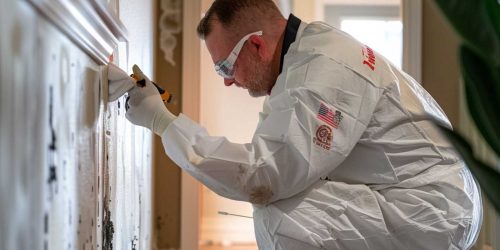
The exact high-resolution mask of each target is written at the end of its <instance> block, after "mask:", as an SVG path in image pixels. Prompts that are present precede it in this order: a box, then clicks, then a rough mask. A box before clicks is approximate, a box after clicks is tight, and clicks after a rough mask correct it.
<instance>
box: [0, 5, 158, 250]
mask: <svg viewBox="0 0 500 250" xmlns="http://www.w3.org/2000/svg"><path fill="white" fill-rule="evenodd" d="M99 2H101V1H89V2H86V1H83V2H64V3H63V2H56V1H44V0H40V1H38V0H37V1H16V0H2V1H0V33H1V34H6V35H2V36H1V37H0V73H1V74H0V249H29V250H32V249H44V250H45V249H51V250H52V249H149V248H150V244H149V241H150V231H151V229H150V226H149V225H150V224H151V223H150V222H149V221H150V220H151V219H150V217H151V199H150V198H149V196H150V193H151V191H150V189H151V187H150V185H151V153H150V152H151V143H152V138H151V133H150V132H148V131H146V130H144V129H141V128H137V127H135V126H133V125H132V124H130V123H129V122H128V121H127V120H126V119H125V107H124V106H125V105H123V103H124V98H125V97H122V98H120V99H119V100H117V101H115V102H113V103H109V104H108V103H105V102H104V100H105V98H104V97H105V95H107V93H106V92H105V89H106V88H104V87H105V85H104V84H107V83H106V81H105V79H101V72H100V71H101V69H102V65H103V60H102V58H103V56H102V55H100V54H99V52H98V51H97V52H96V50H92V48H100V47H99V46H101V45H102V44H101V45H100V44H92V43H90V44H86V42H89V41H93V40H92V39H90V38H92V36H93V34H89V33H85V30H76V31H78V32H80V33H78V32H72V31H75V30H73V29H72V27H71V26H72V25H78V23H77V22H74V21H75V20H76V19H71V20H67V22H65V19H64V18H65V17H68V18H72V17H71V16H70V15H68V14H67V13H66V14H64V11H60V8H66V7H68V5H72V4H80V5H86V4H90V3H93V4H96V3H99ZM113 3H115V4H114V5H113V6H118V4H117V3H118V1H113ZM38 4H40V5H38ZM127 4H129V3H128V2H127V1H124V6H125V7H127ZM51 6H52V7H51ZM46 7H47V8H49V9H50V10H52V11H53V12H51V11H47V12H44V11H43V10H44V9H43V8H46ZM77 7H78V6H77ZM79 7H81V6H79ZM87 7H88V6H87ZM91 7H92V8H97V7H98V6H97V5H96V6H94V5H92V6H91ZM69 9H71V8H68V10H69ZM82 10H84V8H76V11H82ZM58 11H60V13H59V12H58ZM115 11H116V12H118V11H117V10H115ZM136 11H139V12H141V11H143V12H151V9H150V8H143V7H139V8H137V9H136ZM61 13H62V14H61ZM92 13H94V14H95V13H97V12H92ZM65 15H67V16H65ZM89 16H91V15H89ZM89 16H85V15H83V18H84V19H85V18H87V19H88V18H89ZM92 17H93V18H96V17H95V16H92ZM128 18H130V17H129V16H124V17H123V19H128ZM57 20H58V21H57ZM80 21H87V22H88V20H80ZM93 21H95V20H93ZM92 25H96V23H95V22H94V23H92ZM96 30H98V31H100V29H96ZM114 32H115V31H113V32H108V33H104V36H103V37H104V39H108V40H109V41H111V42H110V43H109V44H113V42H115V39H116V38H113V39H111V37H112V36H113V35H115V33H114ZM82 34H83V35H86V36H88V37H86V38H82V37H79V35H82ZM105 35H108V36H105ZM131 35H135V33H134V32H131ZM145 36H152V31H151V32H149V33H147V34H145V35H143V36H142V38H141V37H132V38H131V39H129V40H128V41H125V40H124V41H123V42H124V43H140V42H139V39H141V40H143V39H144V37H145ZM87 38H89V39H87ZM108 40H104V42H108ZM92 46H95V47H92ZM144 46H145V47H147V46H149V47H152V46H150V45H148V44H147V43H145V44H144ZM115 53H117V52H115ZM140 53H145V52H144V51H140V52H133V53H131V54H133V56H134V57H138V56H141V55H140ZM120 56H122V57H123V58H130V56H131V55H120ZM145 58H146V59H143V60H145V61H146V62H147V61H148V59H147V57H145ZM145 64H146V63H145ZM120 66H121V67H122V68H127V67H128V65H120ZM143 69H144V71H145V72H147V71H148V70H149V71H150V72H151V60H149V62H148V63H147V64H146V66H145V68H143Z"/></svg>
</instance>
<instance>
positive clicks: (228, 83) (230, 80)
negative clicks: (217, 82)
mask: <svg viewBox="0 0 500 250" xmlns="http://www.w3.org/2000/svg"><path fill="white" fill-rule="evenodd" d="M233 83H234V79H226V78H224V85H226V86H228V87H229V86H231V85H233Z"/></svg>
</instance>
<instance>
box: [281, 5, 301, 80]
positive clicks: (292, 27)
mask: <svg viewBox="0 0 500 250" xmlns="http://www.w3.org/2000/svg"><path fill="white" fill-rule="evenodd" d="M301 22H302V21H301V20H300V19H299V18H298V17H296V16H294V15H293V14H290V16H289V17H288V21H287V23H286V28H285V37H284V38H283V46H282V48H281V59H280V72H279V73H280V74H281V72H282V71H283V59H284V58H285V54H286V53H287V52H288V48H290V44H292V43H293V42H295V39H296V38H297V31H298V30H299V26H300V23H301Z"/></svg>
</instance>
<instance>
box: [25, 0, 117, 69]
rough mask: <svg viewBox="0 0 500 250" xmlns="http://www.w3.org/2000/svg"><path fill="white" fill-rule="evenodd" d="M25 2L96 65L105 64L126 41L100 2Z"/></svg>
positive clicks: (107, 10) (109, 12)
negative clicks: (119, 45)
mask: <svg viewBox="0 0 500 250" xmlns="http://www.w3.org/2000/svg"><path fill="white" fill-rule="evenodd" d="M28 2H29V3H30V4H31V5H32V6H33V7H34V8H35V9H36V10H37V11H38V12H39V13H40V14H41V15H43V16H44V17H45V18H47V19H48V20H49V21H50V22H51V23H52V24H54V26H56V27H57V28H59V29H60V30H61V32H63V33H65V34H66V36H67V37H68V38H69V39H71V40H72V41H73V42H74V43H75V44H76V45H77V46H78V47H79V48H80V49H82V50H83V51H84V52H85V53H86V54H88V55H89V56H90V57H91V58H92V59H94V60H95V61H96V62H97V63H99V64H107V62H108V58H109V56H110V55H111V54H112V53H113V51H114V50H115V49H116V48H117V46H118V42H119V41H127V31H126V29H125V26H124V25H123V24H122V23H121V21H120V20H119V19H118V18H117V16H116V14H115V13H114V12H113V11H112V10H110V9H108V8H107V7H106V6H105V5H104V3H103V2H102V1H100V0H86V1H50V0H28Z"/></svg>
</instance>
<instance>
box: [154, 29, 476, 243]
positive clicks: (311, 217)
mask: <svg viewBox="0 0 500 250" xmlns="http://www.w3.org/2000/svg"><path fill="white" fill-rule="evenodd" d="M260 116H261V117H260V118H261V119H260V123H259V126H258V128H257V130H256V132H255V135H254V137H253V139H252V142H251V143H248V144H236V143H231V142H229V141H228V140H227V139H226V138H224V137H213V136H209V135H208V134H207V132H206V130H205V129H204V128H203V127H201V126H200V125H198V124H197V123H195V122H193V121H191V120H190V119H189V118H188V117H186V116H185V115H182V114H181V115H180V116H179V117H178V118H177V119H175V120H174V122H172V123H171V124H170V125H169V126H168V127H167V129H166V130H165V131H164V133H163V134H162V140H163V144H164V147H165V151H166V153H167V154H168V155H169V156H170V157H171V158H172V159H173V160H174V161H175V162H176V163H177V164H178V165H179V166H180V167H181V168H182V169H184V170H185V171H188V172H189V173H190V174H191V175H192V176H194V177H195V178H196V179H198V180H199V181H200V182H202V183H203V184H205V185H206V186H207V187H209V188H210V189H211V190H213V191H215V192H216V193H217V194H219V195H221V196H224V197H227V198H230V199H235V200H241V201H248V202H251V203H252V204H253V205H254V214H253V215H254V225H255V233H256V238H257V242H258V246H259V249H286V250H289V249H466V248H469V247H471V245H472V244H473V243H474V242H475V240H476V238H477V235H478V232H479V228H480V226H481V221H482V205H481V201H480V193H479V191H478V187H477V185H476V183H475V181H474V180H473V178H472V176H471V174H470V172H469V171H468V169H467V168H466V167H464V166H465V165H464V163H463V161H462V160H461V159H460V158H459V156H458V155H457V154H456V153H455V151H453V149H452V147H451V146H450V144H448V142H446V141H445V140H444V138H443V137H442V136H441V135H440V134H439V132H438V130H437V128H435V127H434V126H433V123H432V122H431V118H434V119H437V120H439V121H440V122H442V123H443V124H445V125H447V126H450V127H451V125H450V123H449V121H448V120H447V118H446V116H445V114H444V113H443V111H442V110H441V108H440V107H439V106H438V104H437V103H436V102H435V101H434V99H433V98H432V97H431V96H430V95H429V94H428V93H427V92H426V91H425V90H424V89H423V88H422V87H421V86H420V85H419V84H418V83H417V82H415V80H413V79H412V78H411V77H410V76H408V75H407V74H405V73H403V72H402V71H401V70H399V69H397V68H395V67H394V66H392V65H391V64H390V63H389V62H388V61H387V60H386V59H385V58H383V57H382V56H381V55H379V54H377V53H376V52H374V51H372V50H371V49H370V48H368V47H367V46H365V45H363V44H361V43H359V42H358V41H356V40H354V39H353V38H352V37H350V36H349V35H347V34H345V33H343V32H341V31H339V30H337V29H334V28H332V27H330V26H328V25H326V24H324V23H320V22H315V23H311V24H306V23H304V22H302V23H301V24H300V27H299V28H298V31H297V36H296V40H295V42H293V43H292V44H291V46H290V48H289V50H288V52H287V53H286V55H285V57H284V63H283V71H282V73H281V74H280V75H279V77H278V79H277V82H276V84H275V86H274V87H273V89H272V92H271V94H270V96H268V97H267V98H266V100H265V104H264V110H263V112H261V114H260Z"/></svg>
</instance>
